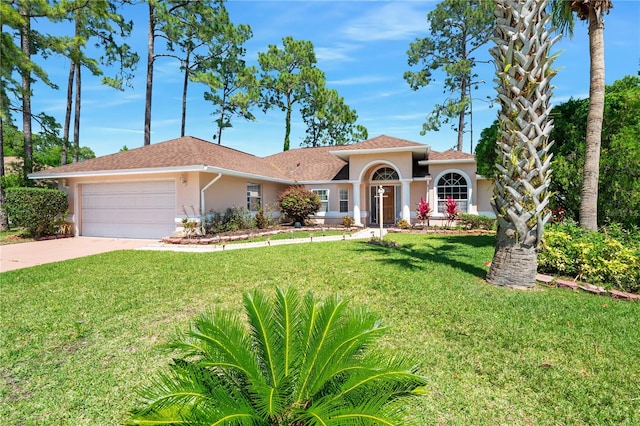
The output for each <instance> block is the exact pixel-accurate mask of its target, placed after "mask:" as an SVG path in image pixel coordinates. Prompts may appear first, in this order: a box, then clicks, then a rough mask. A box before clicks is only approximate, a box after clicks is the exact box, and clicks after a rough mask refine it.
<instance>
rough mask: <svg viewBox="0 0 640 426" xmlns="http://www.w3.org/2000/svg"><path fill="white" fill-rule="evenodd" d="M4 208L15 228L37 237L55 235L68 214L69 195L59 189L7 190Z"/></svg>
mask: <svg viewBox="0 0 640 426" xmlns="http://www.w3.org/2000/svg"><path fill="white" fill-rule="evenodd" d="M4 208H5V213H6V214H7V216H8V217H9V220H10V221H11V223H12V224H13V225H14V226H20V227H24V228H25V229H27V231H28V232H29V233H31V235H33V236H35V237H39V236H43V235H53V234H54V233H55V232H56V224H57V223H60V220H64V216H65V213H66V212H67V209H68V202H67V194H66V193H64V192H62V191H58V190H57V189H44V188H7V191H6V198H5V206H4Z"/></svg>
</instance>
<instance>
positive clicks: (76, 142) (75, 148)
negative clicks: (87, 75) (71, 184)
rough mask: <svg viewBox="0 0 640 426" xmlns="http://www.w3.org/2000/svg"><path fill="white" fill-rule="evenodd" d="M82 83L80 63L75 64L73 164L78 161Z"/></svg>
mask: <svg viewBox="0 0 640 426" xmlns="http://www.w3.org/2000/svg"><path fill="white" fill-rule="evenodd" d="M81 87H82V81H81V79H80V63H79V62H78V63H76V105H75V107H76V108H75V111H74V113H73V162H74V163H77V162H78V161H79V159H80V97H81V90H80V89H81Z"/></svg>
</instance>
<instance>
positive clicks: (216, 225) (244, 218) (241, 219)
mask: <svg viewBox="0 0 640 426" xmlns="http://www.w3.org/2000/svg"><path fill="white" fill-rule="evenodd" d="M254 226H255V223H254V220H253V218H252V217H251V213H250V212H249V210H247V209H246V207H229V208H228V209H227V210H225V212H224V213H220V212H216V211H211V212H209V214H207V215H206V216H205V217H204V231H205V233H206V234H218V233H222V232H235V231H239V230H241V229H251V228H253V227H254Z"/></svg>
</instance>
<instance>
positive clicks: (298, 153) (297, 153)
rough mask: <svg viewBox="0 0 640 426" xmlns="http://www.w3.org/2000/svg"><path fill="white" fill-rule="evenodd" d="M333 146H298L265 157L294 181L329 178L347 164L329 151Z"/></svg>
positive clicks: (332, 149)
mask: <svg viewBox="0 0 640 426" xmlns="http://www.w3.org/2000/svg"><path fill="white" fill-rule="evenodd" d="M336 148H338V149H340V148H342V147H335V146H322V147H317V148H299V149H291V150H289V151H284V152H279V153H278V154H274V155H271V156H269V157H266V158H265V160H267V161H269V162H271V163H272V164H274V165H275V166H276V167H277V168H278V170H280V171H281V172H282V173H284V174H286V175H288V176H290V177H291V179H293V180H295V181H310V180H331V179H333V177H334V176H335V175H337V174H338V172H339V171H340V170H341V169H342V168H343V167H344V166H345V165H346V164H347V163H346V161H344V160H341V159H339V158H338V157H336V156H335V155H332V154H330V151H335V150H336Z"/></svg>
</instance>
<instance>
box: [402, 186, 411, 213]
mask: <svg viewBox="0 0 640 426" xmlns="http://www.w3.org/2000/svg"><path fill="white" fill-rule="evenodd" d="M410 187H411V181H403V182H402V218H403V219H404V220H406V221H407V222H409V223H411V207H410V206H409V202H410V200H411V189H410Z"/></svg>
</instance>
